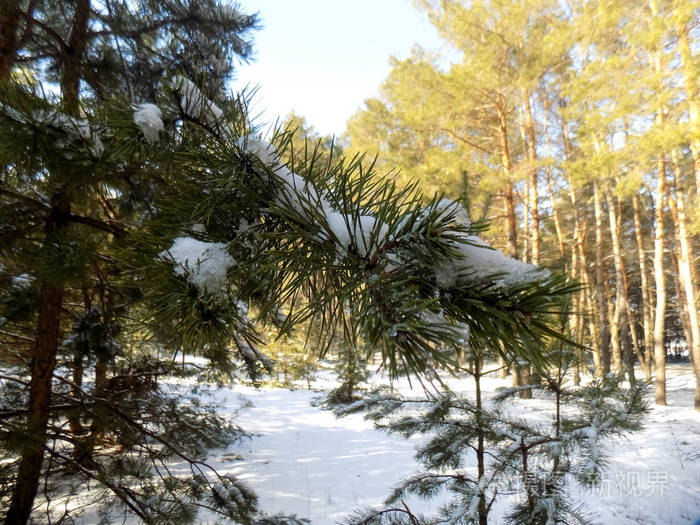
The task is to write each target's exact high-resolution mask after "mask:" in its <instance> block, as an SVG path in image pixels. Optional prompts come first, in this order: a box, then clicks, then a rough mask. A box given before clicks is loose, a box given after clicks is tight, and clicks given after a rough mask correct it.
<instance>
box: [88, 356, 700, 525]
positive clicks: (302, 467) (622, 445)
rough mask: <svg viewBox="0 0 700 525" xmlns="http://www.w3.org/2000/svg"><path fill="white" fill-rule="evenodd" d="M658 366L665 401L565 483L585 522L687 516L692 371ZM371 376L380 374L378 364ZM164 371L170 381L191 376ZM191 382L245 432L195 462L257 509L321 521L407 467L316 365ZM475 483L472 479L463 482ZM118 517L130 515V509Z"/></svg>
mask: <svg viewBox="0 0 700 525" xmlns="http://www.w3.org/2000/svg"><path fill="white" fill-rule="evenodd" d="M667 377H668V398H669V406H666V407H658V406H654V407H652V409H651V412H650V414H649V415H648V416H647V417H646V426H645V429H644V430H642V431H641V432H638V433H635V434H631V435H630V436H629V437H627V438H618V440H617V441H609V442H608V444H607V446H606V455H607V456H608V457H609V463H608V465H609V468H608V470H607V471H606V472H604V473H603V478H602V482H601V483H600V485H598V486H594V487H590V488H586V487H582V486H570V487H568V489H569V494H570V495H571V496H572V498H573V500H574V501H583V502H585V503H586V504H587V505H588V507H589V508H590V510H592V511H594V512H596V513H597V514H598V519H596V520H594V521H593V522H592V523H593V524H596V525H612V524H615V525H687V524H689V523H691V522H692V521H693V520H694V519H696V518H698V517H700V414H698V413H697V412H695V410H694V409H693V389H694V386H695V380H694V376H693V373H692V370H691V367H690V366H689V365H685V366H682V365H669V367H668V371H667ZM375 380H376V381H384V379H383V378H381V377H378V376H375ZM445 380H446V381H447V383H448V385H449V386H450V388H452V389H453V391H455V392H456V393H461V394H464V395H466V396H470V397H472V398H473V395H474V391H475V390H474V384H473V381H471V380H469V379H459V378H445ZM172 381H173V382H172V383H171V385H172V386H171V387H172V388H173V389H175V390H176V391H180V390H183V389H187V388H189V386H190V385H191V384H192V383H188V382H187V381H185V380H172ZM190 381H191V380H190ZM510 384H511V383H510V379H506V380H504V379H500V378H497V377H494V376H487V377H484V378H482V384H481V387H482V392H483V394H484V399H485V402H488V400H489V399H490V397H492V396H493V394H494V393H495V391H496V389H497V388H499V387H504V386H509V385H510ZM198 386H199V388H200V390H201V392H200V396H201V397H202V398H203V401H205V402H207V403H209V402H214V403H216V404H217V405H218V406H219V409H218V412H219V414H220V415H222V416H224V417H226V418H229V419H230V420H231V422H233V423H235V424H237V425H240V426H241V427H242V428H243V429H244V430H246V431H247V432H248V433H249V434H250V435H251V436H252V437H251V438H250V439H247V440H244V441H243V442H241V443H236V444H232V445H231V446H229V447H228V448H226V449H218V450H212V451H210V455H209V457H208V458H207V462H208V463H210V464H211V465H212V466H214V467H215V468H216V469H217V471H218V472H219V474H221V475H227V476H228V475H231V476H234V477H237V478H238V479H240V480H241V481H243V482H245V483H246V484H247V485H248V486H250V487H251V488H252V489H253V490H254V491H255V492H256V493H257V495H258V496H259V499H260V501H259V503H260V508H261V509H262V510H263V511H264V512H266V513H268V514H273V513H277V512H282V513H285V514H293V513H296V514H297V515H298V517H300V518H308V519H310V520H311V523H312V525H331V524H334V523H337V522H338V521H340V520H342V519H344V518H346V517H347V516H348V515H349V514H350V513H351V512H352V511H353V510H356V509H357V507H358V506H379V505H381V503H382V501H383V500H384V499H385V498H386V497H387V496H389V494H390V493H391V490H392V488H393V487H394V486H396V485H397V484H398V482H399V481H400V480H401V479H403V478H405V477H406V476H408V475H411V474H415V473H416V472H417V471H418V470H419V465H418V464H417V463H416V462H415V460H414V459H413V454H414V449H415V447H416V446H417V445H419V444H420V443H421V439H420V438H411V439H403V438H401V437H398V436H395V435H389V434H386V433H384V432H382V431H379V430H375V429H374V428H373V427H372V425H371V423H369V422H368V421H365V420H364V419H362V417H361V415H359V414H354V415H350V416H346V417H344V418H340V419H336V418H335V416H334V415H333V414H332V413H331V412H330V411H328V410H323V409H320V408H317V407H314V406H312V405H311V403H312V401H313V400H314V399H315V398H317V397H318V396H320V395H322V394H323V393H324V392H326V391H327V390H329V389H331V388H333V387H335V386H337V384H336V383H335V382H334V381H333V380H332V379H330V378H329V376H326V375H324V374H319V378H318V379H317V380H316V381H315V382H314V383H313V387H314V388H316V389H317V390H316V391H309V390H286V389H281V388H264V389H259V390H258V389H255V388H253V387H248V386H243V385H235V386H232V387H221V388H216V387H214V386H207V385H203V384H201V383H200V384H199V385H198ZM395 387H397V390H398V391H400V392H402V393H404V394H407V395H417V394H419V392H416V391H415V390H413V391H411V390H410V388H409V387H408V384H407V382H406V381H402V382H400V383H397V384H395ZM506 406H507V409H508V410H512V411H513V412H515V413H520V414H522V415H523V416H524V417H535V418H539V417H542V418H543V419H544V420H546V418H547V417H549V413H548V412H547V408H548V407H550V401H549V400H543V399H537V398H535V399H529V400H522V399H514V400H513V401H512V403H509V404H508V405H506ZM466 463H467V468H476V461H475V459H474V458H471V460H468V461H467V462H466ZM478 490H479V487H475V493H476V492H477V491H478ZM444 502H445V500H444V499H442V500H441V499H440V497H437V498H435V499H433V500H430V501H423V500H419V499H408V500H407V501H406V503H407V504H408V505H409V507H410V508H411V509H412V510H414V511H417V512H423V513H433V512H435V511H436V510H437V509H438V507H439V505H440V504H441V503H444ZM473 502H474V500H473V499H472V500H471V501H469V503H473ZM544 504H547V502H544ZM506 507H507V505H506V504H504V503H502V502H501V503H499V502H498V501H497V502H496V503H495V504H494V507H493V510H492V514H491V519H490V520H489V524H490V525H501V524H503V523H504V520H503V516H504V514H505V512H506V510H507V508H506ZM470 510H473V509H470V506H469V505H466V506H463V507H461V508H459V509H454V514H453V515H458V514H460V513H462V512H467V513H468V512H469V511H470ZM94 518H95V515H94V514H86V515H85V516H83V518H82V520H78V523H82V524H83V525H89V524H93V523H96V521H97V520H96V519H94ZM120 522H121V519H120ZM219 522H220V521H219ZM126 523H128V524H129V525H136V523H137V520H136V519H134V518H132V519H130V520H127V521H126ZM198 523H201V524H212V523H214V517H212V516H209V515H207V514H205V513H202V514H200V516H199V520H198Z"/></svg>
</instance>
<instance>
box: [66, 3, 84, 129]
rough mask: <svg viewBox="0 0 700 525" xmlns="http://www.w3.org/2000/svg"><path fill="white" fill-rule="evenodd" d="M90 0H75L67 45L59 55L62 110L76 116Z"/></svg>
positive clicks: (78, 106)
mask: <svg viewBox="0 0 700 525" xmlns="http://www.w3.org/2000/svg"><path fill="white" fill-rule="evenodd" d="M89 17H90V0H77V1H76V5H75V14H74V15H73V25H72V27H71V33H70V38H69V40H68V46H67V48H66V50H65V52H64V54H63V56H62V57H61V60H62V63H61V96H62V102H63V108H64V111H65V112H66V113H67V114H68V115H71V116H74V117H77V116H79V115H78V114H79V112H80V79H81V73H82V71H81V67H82V61H83V54H84V52H85V46H86V45H87V42H88V32H87V30H88V19H89Z"/></svg>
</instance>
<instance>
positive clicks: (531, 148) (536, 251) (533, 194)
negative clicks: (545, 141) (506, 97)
mask: <svg viewBox="0 0 700 525" xmlns="http://www.w3.org/2000/svg"><path fill="white" fill-rule="evenodd" d="M523 99H524V103H525V131H526V132H527V156H528V160H529V162H530V170H529V174H528V175H529V180H530V197H529V199H528V200H529V201H530V211H531V213H532V264H535V265H537V264H540V210H539V193H538V190H537V182H538V181H537V152H536V150H535V121H534V119H533V118H532V107H531V105H530V91H529V90H527V89H524V90H523Z"/></svg>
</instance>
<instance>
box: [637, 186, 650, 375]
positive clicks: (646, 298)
mask: <svg viewBox="0 0 700 525" xmlns="http://www.w3.org/2000/svg"><path fill="white" fill-rule="evenodd" d="M632 208H633V212H634V235H635V238H636V240H637V258H638V263H639V276H640V281H641V287H642V290H641V292H642V333H643V334H644V338H643V353H644V360H642V365H643V367H644V375H645V376H646V378H647V380H651V363H652V358H651V356H652V354H653V350H654V345H653V339H652V337H650V335H651V333H652V326H653V324H654V320H653V310H652V308H651V292H650V290H649V278H648V275H649V274H648V270H647V256H646V249H645V247H644V235H643V233H642V221H641V216H640V212H639V197H638V196H637V195H636V194H634V195H632Z"/></svg>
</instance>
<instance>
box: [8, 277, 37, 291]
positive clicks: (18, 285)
mask: <svg viewBox="0 0 700 525" xmlns="http://www.w3.org/2000/svg"><path fill="white" fill-rule="evenodd" d="M33 282H34V277H33V276H32V275H29V274H28V273H21V274H19V275H14V276H13V277H12V288H14V289H15V290H24V289H25V288H29V286H31V284H32V283H33Z"/></svg>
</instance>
